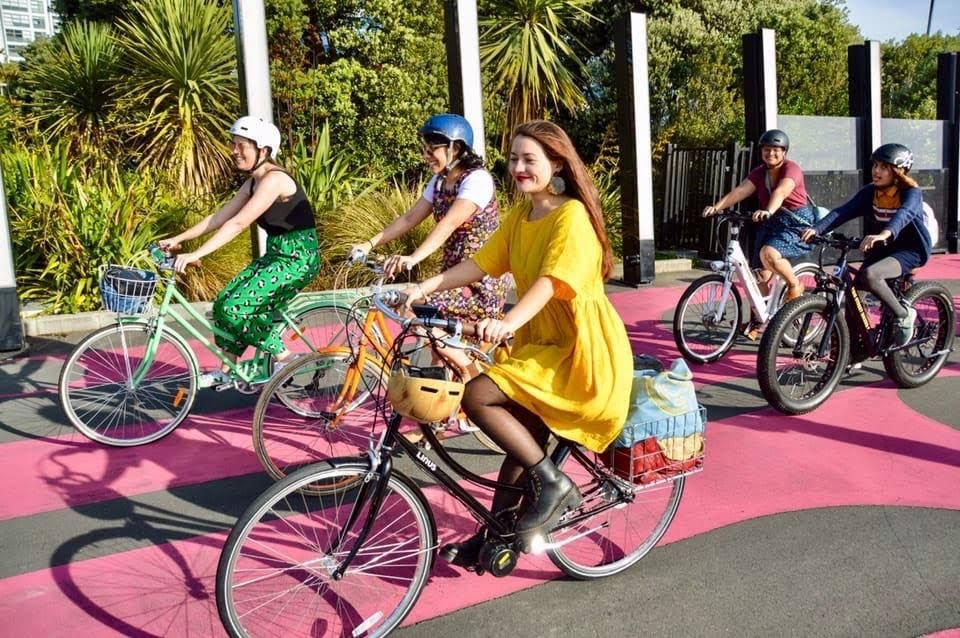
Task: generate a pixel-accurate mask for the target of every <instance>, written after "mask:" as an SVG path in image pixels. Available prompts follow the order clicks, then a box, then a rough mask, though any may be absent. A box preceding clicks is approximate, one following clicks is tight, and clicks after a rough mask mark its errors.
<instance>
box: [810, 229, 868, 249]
mask: <svg viewBox="0 0 960 638" xmlns="http://www.w3.org/2000/svg"><path fill="white" fill-rule="evenodd" d="M862 241H863V237H847V236H846V235H842V234H840V233H830V234H827V235H814V236H813V237H811V238H810V239H809V241H807V243H808V244H813V245H820V246H828V247H830V248H840V249H844V248H845V249H847V250H852V249H854V248H859V247H860V243H861V242H862Z"/></svg>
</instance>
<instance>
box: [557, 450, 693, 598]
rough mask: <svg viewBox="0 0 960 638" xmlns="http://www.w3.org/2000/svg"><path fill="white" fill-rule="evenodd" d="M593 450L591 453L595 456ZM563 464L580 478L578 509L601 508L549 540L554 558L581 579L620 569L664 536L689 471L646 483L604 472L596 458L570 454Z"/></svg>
mask: <svg viewBox="0 0 960 638" xmlns="http://www.w3.org/2000/svg"><path fill="white" fill-rule="evenodd" d="M592 457H593V455H592V454H588V458H592ZM559 467H560V468H561V469H562V470H563V473H564V474H566V475H567V476H569V477H570V479H571V480H572V481H573V482H575V483H576V484H577V487H578V488H579V489H580V493H581V494H582V495H583V503H582V505H581V506H580V508H579V509H578V510H577V512H576V513H575V515H580V514H583V513H585V512H589V511H591V510H599V511H598V512H597V513H596V514H594V515H592V516H588V517H586V518H585V519H584V520H582V521H580V522H578V523H575V524H573V525H570V526H569V527H565V528H563V529H560V530H556V531H554V532H553V533H551V534H550V535H549V536H548V538H547V542H548V543H550V544H554V543H556V544H559V547H555V548H553V549H550V550H548V551H547V555H548V556H550V560H551V561H553V564H554V565H556V566H557V567H559V568H560V569H561V570H563V572H564V573H565V574H567V575H568V576H570V577H571V578H576V579H578V580H590V579H594V578H603V577H605V576H611V575H613V574H616V573H618V572H621V571H623V570H625V569H627V568H628V567H630V566H632V565H634V564H635V563H636V562H637V561H639V560H640V559H641V558H643V557H644V556H646V555H647V553H648V552H649V551H650V550H651V549H653V548H654V546H655V545H656V544H657V543H658V542H659V541H660V539H661V538H662V537H663V535H664V533H665V532H666V531H667V528H668V527H669V526H670V523H671V522H672V521H673V517H674V516H675V515H676V513H677V507H678V506H679V505H680V498H681V497H682V496H683V486H684V477H682V476H680V477H677V478H675V479H670V480H665V481H664V482H662V483H656V484H651V485H646V486H640V485H634V484H632V483H629V482H626V481H622V480H618V479H615V478H604V477H601V476H600V475H599V474H598V471H597V468H596V467H594V465H593V464H592V463H591V464H590V465H585V464H584V462H583V461H581V459H579V458H578V457H577V456H576V455H574V454H568V455H567V458H566V459H564V460H563V461H562V462H561V463H560V465H559Z"/></svg>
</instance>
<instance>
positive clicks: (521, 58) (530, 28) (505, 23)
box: [480, 0, 594, 150]
mask: <svg viewBox="0 0 960 638" xmlns="http://www.w3.org/2000/svg"><path fill="white" fill-rule="evenodd" d="M592 3H593V0H489V1H488V2H486V3H484V6H483V7H482V8H481V13H482V15H485V16H486V17H484V18H482V19H481V20H480V65H481V67H483V68H484V69H485V72H486V73H487V75H488V77H489V78H490V82H489V84H490V86H489V87H488V88H489V89H490V90H492V91H493V92H501V91H502V92H503V93H505V96H504V99H505V100H506V106H507V108H506V110H505V113H504V127H503V146H504V150H506V144H507V143H509V137H510V133H511V131H512V130H513V128H514V127H515V126H516V125H517V124H520V123H521V122H525V121H527V120H531V119H537V118H542V117H543V116H544V115H545V114H546V110H547V108H551V107H553V108H563V109H567V110H570V111H574V110H576V109H578V108H581V107H582V106H584V105H585V104H586V100H585V98H584V96H583V92H582V90H581V89H580V87H579V86H578V84H577V79H578V78H581V77H585V76H586V74H587V71H586V67H585V65H584V64H583V62H582V61H581V60H580V59H579V58H578V56H577V52H576V51H575V49H574V47H575V46H579V42H578V41H577V40H576V38H575V37H574V35H573V28H574V27H576V26H581V25H582V24H583V23H585V22H588V21H590V20H593V19H594V18H593V16H592V15H591V14H590V12H589V11H588V7H589V6H590V5H591V4H592Z"/></svg>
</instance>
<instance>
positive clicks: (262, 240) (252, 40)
mask: <svg viewBox="0 0 960 638" xmlns="http://www.w3.org/2000/svg"><path fill="white" fill-rule="evenodd" d="M233 20H234V26H235V27H236V38H237V67H238V68H237V71H238V76H239V78H240V104H241V110H242V111H243V114H245V115H253V116H256V117H260V118H263V119H264V120H266V121H268V122H273V99H272V98H271V95H270V59H269V56H268V55H267V19H266V13H265V12H264V8H263V0H233ZM250 235H251V237H250V239H251V241H252V242H253V252H254V254H255V255H262V254H264V253H265V252H266V250H267V234H266V232H264V231H263V230H262V229H261V228H260V227H259V226H257V225H252V226H251V232H250Z"/></svg>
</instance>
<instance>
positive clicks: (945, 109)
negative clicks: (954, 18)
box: [937, 53, 960, 254]
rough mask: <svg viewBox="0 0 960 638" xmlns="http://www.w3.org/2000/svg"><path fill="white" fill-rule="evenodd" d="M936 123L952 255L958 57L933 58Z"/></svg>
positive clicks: (957, 236) (959, 127)
mask: <svg viewBox="0 0 960 638" xmlns="http://www.w3.org/2000/svg"><path fill="white" fill-rule="evenodd" d="M937 119H938V120H943V121H944V122H943V126H944V130H945V135H944V137H945V138H946V140H945V148H944V156H945V157H946V158H947V161H946V164H947V168H948V170H949V173H948V179H947V184H946V193H945V197H944V198H943V207H944V210H943V216H944V219H945V220H946V238H947V250H948V251H949V252H951V253H953V254H956V253H957V252H958V249H960V246H958V244H960V232H958V230H960V53H941V54H940V55H939V56H937Z"/></svg>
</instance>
